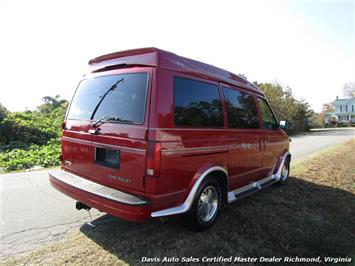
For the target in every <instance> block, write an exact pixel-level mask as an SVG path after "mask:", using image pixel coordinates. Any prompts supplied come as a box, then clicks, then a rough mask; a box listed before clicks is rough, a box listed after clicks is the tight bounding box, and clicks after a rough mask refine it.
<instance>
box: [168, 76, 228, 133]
mask: <svg viewBox="0 0 355 266" xmlns="http://www.w3.org/2000/svg"><path fill="white" fill-rule="evenodd" d="M174 117H175V125H178V126H193V127H223V112H222V104H221V99H220V96H219V93H218V87H217V86H216V85H213V84H209V83H205V82H200V81H196V80H191V79H186V78H181V77H174Z"/></svg>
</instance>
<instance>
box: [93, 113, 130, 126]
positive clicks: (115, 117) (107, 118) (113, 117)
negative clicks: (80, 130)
mask: <svg viewBox="0 0 355 266" xmlns="http://www.w3.org/2000/svg"><path fill="white" fill-rule="evenodd" d="M107 121H117V122H122V123H128V124H132V123H134V122H133V121H132V120H127V119H122V118H120V117H117V116H103V117H101V118H100V119H99V120H97V121H95V122H92V123H91V126H92V127H93V128H96V127H97V126H98V125H99V124H101V123H104V122H107Z"/></svg>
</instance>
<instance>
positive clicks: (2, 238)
mask: <svg viewBox="0 0 355 266" xmlns="http://www.w3.org/2000/svg"><path fill="white" fill-rule="evenodd" d="M354 137H355V129H336V130H326V131H324V130H322V131H316V132H312V133H310V134H305V135H301V136H295V137H292V142H291V154H292V156H293V160H301V159H302V158H304V157H305V156H306V155H308V154H311V153H314V152H317V151H319V150H322V149H324V148H326V147H328V146H332V145H335V144H339V143H342V142H345V141H347V140H349V139H351V138H354ZM47 172H48V169H46V170H41V171H35V172H21V173H14V174H4V175H0V200H1V202H0V260H1V259H5V258H7V257H9V256H12V255H16V254H19V253H22V252H25V251H29V250H32V249H34V248H36V247H39V246H42V245H43V244H45V243H49V242H52V241H55V240H58V239H61V238H62V237H63V236H64V235H65V234H66V233H67V232H68V231H70V230H72V229H76V228H79V227H80V226H81V225H82V224H84V223H86V222H89V221H91V220H93V219H94V218H97V217H98V216H101V215H103V214H102V213H100V212H98V211H96V210H91V211H90V212H91V215H92V217H90V215H89V213H88V212H87V211H84V210H81V211H77V210H76V209H75V208H74V204H75V201H74V200H72V199H70V198H69V197H66V196H65V195H63V194H61V193H60V192H58V191H56V190H55V189H54V188H52V187H51V186H50V185H49V182H48V175H47Z"/></svg>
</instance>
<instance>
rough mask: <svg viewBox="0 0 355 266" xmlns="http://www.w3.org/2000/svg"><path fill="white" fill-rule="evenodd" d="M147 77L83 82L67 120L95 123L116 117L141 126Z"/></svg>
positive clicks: (142, 74)
mask: <svg viewBox="0 0 355 266" xmlns="http://www.w3.org/2000/svg"><path fill="white" fill-rule="evenodd" d="M147 84H148V74H147V73H131V74H123V75H112V76H103V77H95V78H90V79H85V80H82V81H81V82H80V84H79V86H78V88H77V90H76V92H75V95H74V98H73V100H72V103H71V105H70V109H69V112H68V117H67V119H80V120H88V119H92V120H98V119H100V118H102V117H115V118H118V119H117V121H121V122H122V121H123V122H128V123H134V124H142V123H143V122H144V113H145V112H144V111H145V103H146V94H147Z"/></svg>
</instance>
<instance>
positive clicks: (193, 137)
mask: <svg viewBox="0 0 355 266" xmlns="http://www.w3.org/2000/svg"><path fill="white" fill-rule="evenodd" d="M89 67H90V69H89V73H88V74H87V75H86V76H85V77H84V79H83V80H82V81H81V82H80V83H79V85H78V87H77V89H76V92H75V94H74V97H73V99H72V101H71V104H70V106H69V108H68V111H67V114H66V117H65V121H64V123H63V135H62V155H61V161H62V166H61V170H56V171H52V172H50V173H49V175H50V182H51V184H52V185H53V186H54V187H55V188H56V189H58V190H60V191H61V192H63V193H64V194H66V195H68V196H70V197H72V198H73V199H75V200H77V208H78V209H82V208H84V209H89V208H91V207H93V208H96V209H98V210H100V211H102V212H105V213H109V214H111V215H114V216H118V217H120V218H122V219H126V220H131V221H142V220H145V219H148V218H150V217H164V216H170V215H177V214H182V215H183V218H184V220H185V221H186V224H187V225H188V226H190V227H191V228H193V229H195V230H204V229H206V228H208V227H210V226H211V225H212V224H213V223H214V222H215V220H216V217H217V215H218V213H219V210H220V206H221V204H222V202H227V203H231V202H233V201H235V200H238V199H240V198H242V197H244V196H246V195H249V194H251V193H253V192H256V191H258V190H260V189H262V188H264V187H267V186H269V185H271V184H273V183H279V184H280V183H284V182H285V181H286V180H287V178H288V175H289V167H290V159H291V155H290V153H289V138H288V135H287V134H286V133H285V132H284V131H283V128H284V127H285V126H286V125H287V123H286V124H285V123H280V124H279V123H278V122H277V120H276V118H275V115H274V113H273V111H272V109H271V108H270V105H269V104H268V102H267V100H266V99H265V96H264V94H263V93H262V92H261V91H260V89H259V88H257V87H256V86H255V85H253V84H252V83H250V82H248V81H247V80H245V79H244V78H242V77H240V76H238V75H235V74H232V73H230V72H228V71H225V70H223V69H220V68H217V67H214V66H211V65H207V64H204V63H201V62H198V61H195V60H191V59H187V58H184V57H181V56H178V55H175V54H173V53H170V52H166V51H163V50H159V49H156V48H143V49H136V50H129V51H123V52H117V53H112V54H108V55H104V56H100V57H97V58H94V59H92V60H90V61H89Z"/></svg>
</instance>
